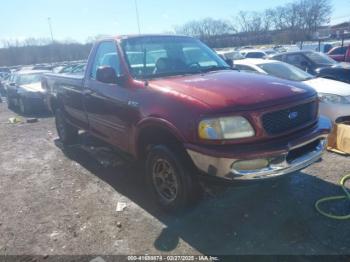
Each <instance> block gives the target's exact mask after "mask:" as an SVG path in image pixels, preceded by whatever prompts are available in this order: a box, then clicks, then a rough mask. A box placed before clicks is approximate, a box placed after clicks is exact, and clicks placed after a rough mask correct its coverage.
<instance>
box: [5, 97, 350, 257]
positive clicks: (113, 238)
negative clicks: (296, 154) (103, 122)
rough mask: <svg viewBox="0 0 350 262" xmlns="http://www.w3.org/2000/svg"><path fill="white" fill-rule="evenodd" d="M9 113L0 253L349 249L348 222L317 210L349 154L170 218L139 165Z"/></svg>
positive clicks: (44, 119) (207, 200)
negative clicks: (13, 120) (64, 145)
mask: <svg viewBox="0 0 350 262" xmlns="http://www.w3.org/2000/svg"><path fill="white" fill-rule="evenodd" d="M12 116H16V114H15V113H14V112H12V111H9V110H8V109H7V107H6V103H2V104H0V138H1V140H0V141H1V143H0V207H1V212H0V255H23V254H25V255H43V254H47V255H50V256H51V255H86V254H90V255H96V254H103V255H112V254H114V255H115V254H163V255H164V254H178V255H180V254H183V255H189V254H194V255H196V254H216V255H219V254H348V255H349V254H350V234H349V226H350V221H334V220H330V219H328V218H325V217H322V216H321V215H319V214H318V213H317V212H316V211H315V209H314V202H315V201H316V200H317V199H319V198H320V197H324V196H328V195H334V194H339V193H341V189H340V188H339V186H338V185H337V184H338V181H339V179H340V177H341V176H343V175H345V174H346V173H349V172H350V158H349V157H345V156H340V155H336V154H333V153H326V154H325V155H324V158H323V160H322V161H319V162H318V163H316V164H314V165H313V166H311V167H309V168H307V169H305V170H303V171H302V172H299V173H296V174H293V175H291V176H289V177H287V178H285V179H282V180H279V181H276V182H266V183H263V184H261V185H251V186H246V187H230V188H228V189H227V190H225V191H224V190H220V191H219V192H218V193H216V194H214V195H210V196H209V195H206V196H204V198H203V200H202V201H201V202H200V203H199V204H198V206H197V207H195V208H194V209H193V210H191V211H189V212H187V213H186V214H183V215H181V216H170V215H167V214H165V213H163V212H161V211H159V210H158V209H157V207H156V206H155V205H154V204H153V202H152V201H151V200H150V198H149V197H148V196H149V194H148V192H147V188H146V185H145V183H144V180H143V178H142V177H143V173H142V171H138V170H139V169H138V168H136V167H135V165H134V164H133V163H130V162H127V161H124V160H123V159H122V158H121V157H118V155H117V154H114V153H111V151H109V150H105V149H104V148H103V147H102V146H101V145H100V144H96V142H95V141H93V140H92V139H90V138H89V137H88V136H86V135H82V139H81V140H82V143H81V144H82V145H76V146H72V147H70V148H68V149H66V150H62V149H61V147H60V144H59V142H58V140H57V135H56V131H55V127H54V120H53V118H52V117H50V116H41V117H40V118H39V122H37V123H21V124H9V123H7V122H8V118H9V117H12ZM23 119H24V120H25V118H23ZM118 203H119V205H120V206H119V207H122V205H123V204H126V207H125V208H124V209H123V210H122V211H117V210H116V209H117V206H118ZM336 210H337V211H339V212H346V211H347V212H349V211H350V207H349V203H348V202H347V203H346V202H344V203H342V205H337V208H336Z"/></svg>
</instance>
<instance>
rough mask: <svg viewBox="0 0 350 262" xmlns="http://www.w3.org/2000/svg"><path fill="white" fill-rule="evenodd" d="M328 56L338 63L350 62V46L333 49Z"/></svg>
mask: <svg viewBox="0 0 350 262" xmlns="http://www.w3.org/2000/svg"><path fill="white" fill-rule="evenodd" d="M327 55H328V56H330V57H331V58H333V59H334V60H336V61H338V62H350V45H349V46H337V47H333V48H332V49H331V50H329V52H328V53H327Z"/></svg>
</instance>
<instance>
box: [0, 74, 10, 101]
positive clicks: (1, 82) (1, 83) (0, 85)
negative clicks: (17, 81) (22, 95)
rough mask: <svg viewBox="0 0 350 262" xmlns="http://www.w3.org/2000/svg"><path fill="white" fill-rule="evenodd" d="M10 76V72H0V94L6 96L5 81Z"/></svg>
mask: <svg viewBox="0 0 350 262" xmlns="http://www.w3.org/2000/svg"><path fill="white" fill-rule="evenodd" d="M9 78H10V74H7V73H6V74H2V76H1V77H0V96H6V88H5V85H6V82H7V81H8V79H9Z"/></svg>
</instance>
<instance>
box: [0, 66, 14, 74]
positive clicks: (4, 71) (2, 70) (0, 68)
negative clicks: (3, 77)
mask: <svg viewBox="0 0 350 262" xmlns="http://www.w3.org/2000/svg"><path fill="white" fill-rule="evenodd" d="M0 73H6V74H10V73H11V70H10V69H9V68H8V67H0Z"/></svg>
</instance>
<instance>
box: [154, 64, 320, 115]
mask: <svg viewBox="0 0 350 262" xmlns="http://www.w3.org/2000/svg"><path fill="white" fill-rule="evenodd" d="M149 86H150V87H152V88H155V89H158V90H160V91H163V92H168V93H172V94H174V95H177V96H179V97H184V96H185V97H190V98H192V99H196V100H199V101H200V102H202V103H205V104H206V105H207V106H209V107H210V108H213V109H223V108H228V107H229V108H231V109H232V108H235V109H237V110H245V109H252V108H259V107H265V106H266V105H276V104H283V103H286V102H288V101H295V100H300V99H303V98H306V97H310V96H313V95H315V94H316V92H315V91H314V90H313V89H312V88H310V87H308V86H307V85H305V84H303V83H298V82H295V81H288V80H283V79H280V78H275V77H272V76H266V75H259V74H254V73H245V72H239V71H231V70H225V71H216V72H210V73H206V74H196V75H187V76H176V77H168V78H161V79H154V80H150V81H149Z"/></svg>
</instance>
